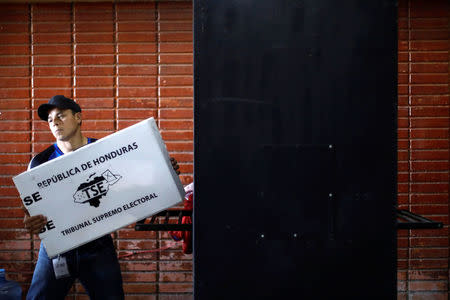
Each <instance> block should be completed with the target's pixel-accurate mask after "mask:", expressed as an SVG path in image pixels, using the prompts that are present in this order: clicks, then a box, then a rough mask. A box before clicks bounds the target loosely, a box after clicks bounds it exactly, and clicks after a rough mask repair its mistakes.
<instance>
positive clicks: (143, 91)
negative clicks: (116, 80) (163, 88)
mask: <svg viewBox="0 0 450 300" xmlns="http://www.w3.org/2000/svg"><path fill="white" fill-rule="evenodd" d="M118 96H119V97H147V98H152V97H156V96H157V90H156V88H155V87H149V88H144V87H130V88H129V87H119V89H118Z"/></svg>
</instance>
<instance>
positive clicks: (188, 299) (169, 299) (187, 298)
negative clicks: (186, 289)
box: [158, 294, 194, 300]
mask: <svg viewBox="0 0 450 300" xmlns="http://www.w3.org/2000/svg"><path fill="white" fill-rule="evenodd" d="M158 299H159V300H194V296H193V295H192V294H176V295H164V294H162V295H160V296H159V297H158Z"/></svg>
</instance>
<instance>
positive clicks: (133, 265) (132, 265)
mask: <svg viewBox="0 0 450 300" xmlns="http://www.w3.org/2000/svg"><path fill="white" fill-rule="evenodd" d="M156 268H157V266H156V263H155V262H149V261H127V262H124V261H121V262H120V269H121V270H122V271H137V272H142V271H155V270H156Z"/></svg>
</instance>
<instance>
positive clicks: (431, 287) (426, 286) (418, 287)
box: [409, 281, 448, 291]
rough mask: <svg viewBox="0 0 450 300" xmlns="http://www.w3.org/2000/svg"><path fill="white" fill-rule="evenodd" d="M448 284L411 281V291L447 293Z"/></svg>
mask: <svg viewBox="0 0 450 300" xmlns="http://www.w3.org/2000/svg"><path fill="white" fill-rule="evenodd" d="M447 288H448V283H447V282H445V281H411V282H410V283H409V289H410V290H411V291H445V290H446V289H447Z"/></svg>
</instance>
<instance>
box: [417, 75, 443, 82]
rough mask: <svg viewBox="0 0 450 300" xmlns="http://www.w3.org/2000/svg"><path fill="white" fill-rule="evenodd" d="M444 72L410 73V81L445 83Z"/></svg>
mask: <svg viewBox="0 0 450 300" xmlns="http://www.w3.org/2000/svg"><path fill="white" fill-rule="evenodd" d="M447 82H448V75H446V74H412V75H411V83H447Z"/></svg>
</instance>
